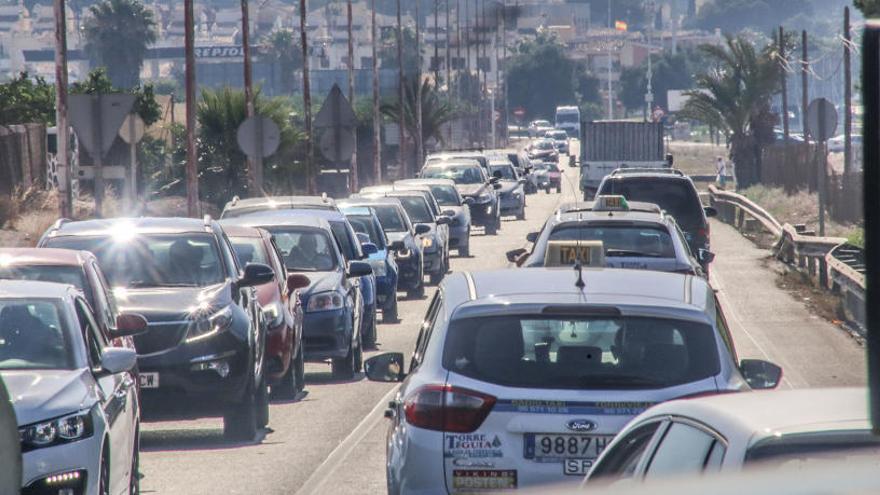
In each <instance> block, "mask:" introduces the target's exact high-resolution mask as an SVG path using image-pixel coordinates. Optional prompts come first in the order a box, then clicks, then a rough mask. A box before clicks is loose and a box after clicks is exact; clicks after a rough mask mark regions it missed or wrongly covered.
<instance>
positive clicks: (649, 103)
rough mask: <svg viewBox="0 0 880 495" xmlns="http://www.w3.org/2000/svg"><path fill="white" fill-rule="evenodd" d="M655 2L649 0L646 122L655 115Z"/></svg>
mask: <svg viewBox="0 0 880 495" xmlns="http://www.w3.org/2000/svg"><path fill="white" fill-rule="evenodd" d="M654 16H655V14H654V0H648V18H649V19H650V22H649V23H648V76H647V79H648V88H647V90H646V91H645V107H644V108H645V121H646V122H647V121H648V118H649V117H651V116H652V114H653V110H654V109H653V106H654V105H653V103H654V61H653V59H652V57H651V44H652V43H653V42H654Z"/></svg>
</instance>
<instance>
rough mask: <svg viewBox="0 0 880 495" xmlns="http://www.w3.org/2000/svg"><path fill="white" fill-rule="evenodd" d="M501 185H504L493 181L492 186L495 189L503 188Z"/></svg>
mask: <svg viewBox="0 0 880 495" xmlns="http://www.w3.org/2000/svg"><path fill="white" fill-rule="evenodd" d="M501 187H502V186H501V184H500V183H498V182H493V183H492V188H493V189H496V190H497V189H501Z"/></svg>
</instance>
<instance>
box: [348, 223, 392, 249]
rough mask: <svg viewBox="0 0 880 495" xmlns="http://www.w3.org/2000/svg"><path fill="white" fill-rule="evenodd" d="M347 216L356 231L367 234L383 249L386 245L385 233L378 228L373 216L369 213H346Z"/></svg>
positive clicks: (371, 240)
mask: <svg viewBox="0 0 880 495" xmlns="http://www.w3.org/2000/svg"><path fill="white" fill-rule="evenodd" d="M345 217H346V218H348V223H350V224H351V226H352V228H353V229H354V231H355V232H357V233H360V234H367V237H369V238H370V242H372V243H373V244H375V245H376V247H377V248H379V249H383V248H384V247H385V234H384V233H382V232H381V231H380V230H379V229H377V228H376V224H375V223H374V222H373V217H371V216H368V215H346V216H345Z"/></svg>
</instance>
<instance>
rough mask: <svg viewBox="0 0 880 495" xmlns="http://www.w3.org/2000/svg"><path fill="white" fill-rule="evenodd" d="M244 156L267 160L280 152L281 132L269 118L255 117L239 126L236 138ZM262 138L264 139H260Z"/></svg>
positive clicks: (249, 118)
mask: <svg viewBox="0 0 880 495" xmlns="http://www.w3.org/2000/svg"><path fill="white" fill-rule="evenodd" d="M235 137H236V138H237V140H238V146H239V147H240V148H241V150H242V151H244V154H245V155H247V156H249V157H251V158H254V157H256V156H260V157H262V158H265V157H267V156H269V155H271V154H272V153H275V151H277V150H278V146H280V145H281V130H280V129H279V128H278V124H276V123H275V122H274V121H273V120H272V119H270V118H269V117H265V116H263V115H254V116H253V117H248V118H247V119H245V121H244V122H242V123H241V125H240V126H238V132H237V133H236V136H235ZM261 137H262V139H260V138H261Z"/></svg>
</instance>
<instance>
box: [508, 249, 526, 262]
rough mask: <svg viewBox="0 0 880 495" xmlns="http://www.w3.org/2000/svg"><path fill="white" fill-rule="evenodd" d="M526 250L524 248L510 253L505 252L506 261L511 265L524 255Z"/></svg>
mask: <svg viewBox="0 0 880 495" xmlns="http://www.w3.org/2000/svg"><path fill="white" fill-rule="evenodd" d="M526 252H527V251H526V250H525V249H524V248H519V249H514V250H512V251H508V252H507V261H509V262H511V263H516V262H517V261H518V260H519V257H520V256H522V255H524V254H526Z"/></svg>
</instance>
